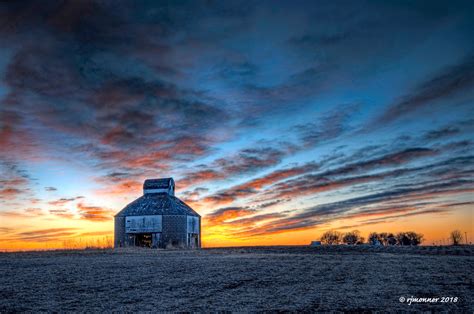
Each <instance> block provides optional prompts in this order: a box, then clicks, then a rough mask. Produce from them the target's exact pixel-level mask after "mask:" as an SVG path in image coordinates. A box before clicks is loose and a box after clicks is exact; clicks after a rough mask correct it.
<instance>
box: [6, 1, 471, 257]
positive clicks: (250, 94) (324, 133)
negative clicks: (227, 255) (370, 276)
mask: <svg viewBox="0 0 474 314" xmlns="http://www.w3.org/2000/svg"><path fill="white" fill-rule="evenodd" d="M461 4H462V5H461ZM473 12H474V8H473V4H472V3H470V2H468V1H466V2H460V4H459V5H453V6H452V7H449V8H445V7H442V6H440V5H438V4H436V3H435V2H430V3H425V4H422V3H421V2H420V3H418V4H416V3H410V2H399V1H394V2H390V1H388V2H387V1H383V2H376V1H368V2H365V1H359V2H348V3H345V5H344V10H340V9H338V5H337V4H334V3H332V2H318V1H315V2H313V3H305V5H304V6H303V5H302V3H300V4H298V3H295V2H294V1H293V2H289V1H287V2H285V1H283V2H278V3H273V2H259V3H258V5H257V3H256V2H251V1H245V2H199V1H192V2H188V3H186V4H185V5H184V4H182V3H181V2H180V3H177V2H169V3H166V2H160V3H158V2H142V1H138V2H125V1H123V2H120V4H117V3H115V2H107V1H104V2H95V1H90V2H89V1H71V2H64V3H63V2H54V1H44V2H38V1H36V2H35V1H32V2H29V1H22V2H3V3H1V4H0V21H1V23H0V36H1V38H2V40H1V44H0V77H1V83H0V251H17V250H45V249H60V248H84V247H96V246H99V247H100V246H104V247H105V246H109V245H110V244H111V243H112V242H113V228H114V223H113V216H114V214H116V213H117V212H119V211H120V210H121V209H122V208H124V207H125V206H126V205H127V204H129V203H130V202H132V201H133V200H135V199H136V198H138V197H140V196H141V195H142V194H143V190H142V189H143V182H144V180H145V179H147V178H162V177H173V178H174V180H175V182H176V196H177V197H178V198H180V199H181V200H183V201H184V202H186V203H187V204H188V205H189V206H191V207H192V208H193V209H194V210H196V211H197V212H198V213H199V214H200V215H201V216H202V244H203V247H218V246H253V245H307V244H309V243H310V242H311V241H314V240H318V239H319V237H320V236H321V234H322V233H324V232H325V231H327V230H338V231H340V232H348V231H352V230H359V231H360V232H361V234H362V235H363V236H364V237H365V238H367V235H368V234H369V233H370V232H373V231H375V232H393V233H397V232H402V231H415V232H419V233H422V234H423V235H424V242H423V245H433V244H436V245H441V244H448V241H447V238H448V236H449V233H450V232H451V231H452V230H455V229H458V230H460V231H462V234H463V236H464V237H465V238H467V241H468V242H472V241H473V232H474V228H473V221H474V220H473V209H474V193H473V192H474V143H473V138H474V41H473V40H472V38H474V31H473V30H474V15H473ZM465 240H466V239H463V243H464V242H465Z"/></svg>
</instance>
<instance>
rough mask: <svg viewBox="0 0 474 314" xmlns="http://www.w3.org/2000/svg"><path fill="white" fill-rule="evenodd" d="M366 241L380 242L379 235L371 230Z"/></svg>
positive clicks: (371, 242) (373, 243)
mask: <svg viewBox="0 0 474 314" xmlns="http://www.w3.org/2000/svg"><path fill="white" fill-rule="evenodd" d="M367 242H369V243H370V244H372V245H377V244H382V241H381V239H380V235H379V234H378V233H377V232H371V233H370V234H369V238H368V239H367Z"/></svg>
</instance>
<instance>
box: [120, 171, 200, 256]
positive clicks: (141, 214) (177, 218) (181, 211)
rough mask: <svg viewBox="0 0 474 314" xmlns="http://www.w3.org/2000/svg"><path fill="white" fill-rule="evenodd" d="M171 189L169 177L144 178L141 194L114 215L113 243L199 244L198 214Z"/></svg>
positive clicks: (148, 245)
mask: <svg viewBox="0 0 474 314" xmlns="http://www.w3.org/2000/svg"><path fill="white" fill-rule="evenodd" d="M174 191H175V184H174V180H173V178H163V179H148V180H145V183H144V184H143V196H141V197H139V198H138V199H136V200H135V201H133V202H131V203H130V204H128V205H127V206H125V208H124V209H122V210H121V211H120V212H118V213H117V214H116V215H115V239H114V246H115V247H116V248H117V247H130V246H140V247H150V248H170V247H179V248H200V247H201V216H199V214H198V213H196V212H195V211H194V210H193V209H192V208H191V207H189V206H188V205H186V204H185V203H184V202H183V201H181V200H180V199H179V198H177V197H175V196H174Z"/></svg>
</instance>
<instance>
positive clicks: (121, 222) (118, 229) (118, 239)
mask: <svg viewBox="0 0 474 314" xmlns="http://www.w3.org/2000/svg"><path fill="white" fill-rule="evenodd" d="M123 246H125V217H115V219H114V247H116V248H117V247H123Z"/></svg>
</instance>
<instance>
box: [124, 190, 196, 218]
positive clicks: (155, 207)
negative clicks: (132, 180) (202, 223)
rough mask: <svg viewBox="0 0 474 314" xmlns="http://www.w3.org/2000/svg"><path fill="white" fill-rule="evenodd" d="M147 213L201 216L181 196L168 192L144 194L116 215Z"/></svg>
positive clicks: (141, 214)
mask: <svg viewBox="0 0 474 314" xmlns="http://www.w3.org/2000/svg"><path fill="white" fill-rule="evenodd" d="M145 215H190V216H197V217H200V216H199V214H198V213H196V212H195V211H194V210H193V209H192V208H191V207H189V206H188V205H186V204H185V203H184V202H183V201H181V200H180V199H179V198H177V197H174V196H172V195H169V194H167V193H153V194H144V195H143V196H141V197H139V198H138V199H136V200H134V201H133V202H131V203H130V204H128V205H127V206H125V208H124V209H122V210H121V211H120V212H118V213H117V214H116V215H115V217H121V216H122V217H123V216H145Z"/></svg>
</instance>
